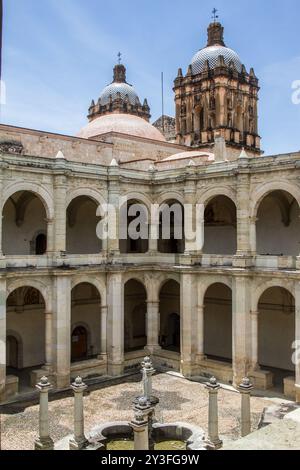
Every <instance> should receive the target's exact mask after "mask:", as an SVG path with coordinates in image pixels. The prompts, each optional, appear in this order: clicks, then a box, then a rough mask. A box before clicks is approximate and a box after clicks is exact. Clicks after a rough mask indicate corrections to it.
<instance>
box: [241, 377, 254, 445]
mask: <svg viewBox="0 0 300 470" xmlns="http://www.w3.org/2000/svg"><path fill="white" fill-rule="evenodd" d="M238 389H239V392H240V394H241V399H242V400H241V402H242V403H241V405H242V407H241V436H242V437H245V436H248V434H250V433H251V410H250V396H251V390H253V386H252V384H251V383H250V380H249V379H247V378H244V379H243V381H242V383H241V384H240V386H239V387H238Z"/></svg>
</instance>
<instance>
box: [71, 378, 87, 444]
mask: <svg viewBox="0 0 300 470" xmlns="http://www.w3.org/2000/svg"><path fill="white" fill-rule="evenodd" d="M71 388H72V390H73V392H74V436H73V438H72V439H71V440H70V443H69V445H70V450H82V449H84V448H85V447H86V445H87V444H88V441H87V439H86V437H85V435H84V410H83V394H84V392H85V390H86V389H87V386H86V385H85V383H83V381H82V378H81V377H77V379H76V380H75V382H74V383H73V384H72V385H71Z"/></svg>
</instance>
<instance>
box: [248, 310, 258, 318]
mask: <svg viewBox="0 0 300 470" xmlns="http://www.w3.org/2000/svg"><path fill="white" fill-rule="evenodd" d="M250 315H251V317H258V316H259V311H253V310H251V311H250Z"/></svg>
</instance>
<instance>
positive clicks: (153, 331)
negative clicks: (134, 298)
mask: <svg viewBox="0 0 300 470" xmlns="http://www.w3.org/2000/svg"><path fill="white" fill-rule="evenodd" d="M159 330H160V314H159V301H155V302H152V301H150V302H147V346H146V349H147V351H149V353H150V354H154V353H155V352H157V351H158V350H159V349H161V348H160V346H159Z"/></svg>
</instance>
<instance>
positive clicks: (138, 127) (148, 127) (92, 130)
mask: <svg viewBox="0 0 300 470" xmlns="http://www.w3.org/2000/svg"><path fill="white" fill-rule="evenodd" d="M110 132H117V133H120V134H126V135H131V136H134V137H142V138H144V139H152V140H157V141H160V142H165V141H166V139H165V137H164V136H163V135H162V133H161V132H160V131H159V130H158V129H156V127H154V126H152V124H150V123H149V122H147V121H146V120H145V119H143V118H141V117H139V116H134V115H132V114H119V113H113V114H106V115H104V116H100V117H98V118H96V119H94V120H93V121H91V122H89V124H88V125H87V126H85V127H84V128H83V129H82V130H81V131H80V132H79V134H78V137H81V138H82V139H93V138H94V139H95V138H97V137H99V136H101V135H103V134H108V133H110Z"/></svg>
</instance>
